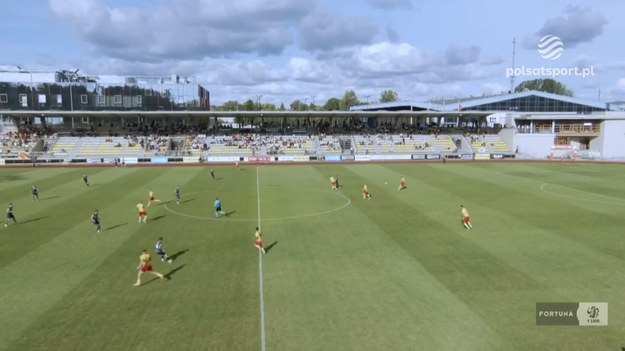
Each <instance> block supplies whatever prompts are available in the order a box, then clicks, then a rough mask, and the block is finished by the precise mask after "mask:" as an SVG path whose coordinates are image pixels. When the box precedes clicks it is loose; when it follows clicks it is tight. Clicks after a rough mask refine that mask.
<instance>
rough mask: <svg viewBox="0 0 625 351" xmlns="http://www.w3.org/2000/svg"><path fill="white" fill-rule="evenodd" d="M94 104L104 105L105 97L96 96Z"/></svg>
mask: <svg viewBox="0 0 625 351" xmlns="http://www.w3.org/2000/svg"><path fill="white" fill-rule="evenodd" d="M96 102H97V104H98V105H104V104H106V96H104V95H98V98H97V100H96Z"/></svg>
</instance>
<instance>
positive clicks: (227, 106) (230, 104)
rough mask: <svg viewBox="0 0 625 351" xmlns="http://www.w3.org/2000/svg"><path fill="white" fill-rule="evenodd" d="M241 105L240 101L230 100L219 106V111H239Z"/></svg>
mask: <svg viewBox="0 0 625 351" xmlns="http://www.w3.org/2000/svg"><path fill="white" fill-rule="evenodd" d="M239 107H240V105H239V102H238V101H235V100H230V101H226V102H224V104H223V105H221V106H219V111H237V110H239Z"/></svg>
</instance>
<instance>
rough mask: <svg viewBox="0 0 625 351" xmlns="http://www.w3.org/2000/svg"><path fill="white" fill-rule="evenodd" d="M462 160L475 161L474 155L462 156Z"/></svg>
mask: <svg viewBox="0 0 625 351" xmlns="http://www.w3.org/2000/svg"><path fill="white" fill-rule="evenodd" d="M460 158H461V159H463V160H472V159H473V154H462V156H460Z"/></svg>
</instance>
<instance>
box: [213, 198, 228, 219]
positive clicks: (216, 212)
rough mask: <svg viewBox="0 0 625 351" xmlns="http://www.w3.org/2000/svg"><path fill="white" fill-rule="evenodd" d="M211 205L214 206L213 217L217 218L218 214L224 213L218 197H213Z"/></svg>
mask: <svg viewBox="0 0 625 351" xmlns="http://www.w3.org/2000/svg"><path fill="white" fill-rule="evenodd" d="M213 206H215V217H217V218H219V216H220V215H226V212H224V211H222V210H221V200H219V198H216V199H215V202H214V203H213Z"/></svg>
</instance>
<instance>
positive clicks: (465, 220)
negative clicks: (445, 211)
mask: <svg viewBox="0 0 625 351" xmlns="http://www.w3.org/2000/svg"><path fill="white" fill-rule="evenodd" d="M460 209H461V212H462V225H463V226H464V227H465V228H467V229H473V226H472V225H471V217H469V210H467V208H466V207H464V206H462V205H460Z"/></svg>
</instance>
